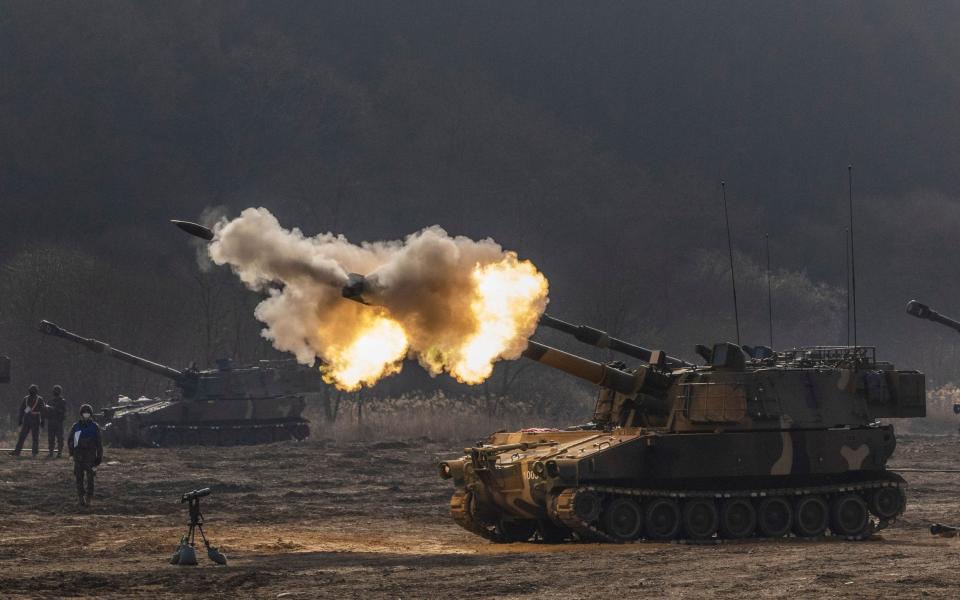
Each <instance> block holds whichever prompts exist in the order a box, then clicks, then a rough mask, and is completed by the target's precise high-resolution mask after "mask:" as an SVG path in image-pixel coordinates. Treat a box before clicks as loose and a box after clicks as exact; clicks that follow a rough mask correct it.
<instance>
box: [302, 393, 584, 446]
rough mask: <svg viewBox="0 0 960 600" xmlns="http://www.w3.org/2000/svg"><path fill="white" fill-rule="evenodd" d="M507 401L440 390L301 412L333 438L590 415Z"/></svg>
mask: <svg viewBox="0 0 960 600" xmlns="http://www.w3.org/2000/svg"><path fill="white" fill-rule="evenodd" d="M510 402H511V401H509V400H502V401H500V402H497V401H496V400H487V399H486V398H483V397H470V398H448V397H446V396H444V395H443V394H442V393H437V394H433V395H425V394H424V395H420V394H418V395H409V396H408V395H404V396H401V397H399V398H387V399H364V400H362V401H361V402H359V403H358V402H357V400H356V399H355V398H354V397H350V398H349V399H347V398H345V399H344V400H343V401H342V402H341V404H340V412H339V414H338V416H337V419H336V421H335V422H333V423H329V422H327V420H326V419H325V416H324V414H323V411H322V410H321V409H320V407H319V406H316V405H310V406H309V407H308V409H307V413H306V415H305V416H306V417H307V418H308V419H310V421H311V429H312V432H313V433H312V436H313V437H315V438H319V437H322V438H332V439H336V440H373V439H410V438H427V439H430V440H438V441H461V440H475V439H480V438H484V437H486V436H488V435H490V434H491V433H493V432H494V431H499V430H517V429H521V428H524V427H561V426H567V425H571V424H573V423H578V422H586V421H587V420H589V414H590V412H589V407H586V406H584V407H577V409H576V410H575V411H570V413H574V414H569V413H567V414H556V415H551V416H544V415H539V414H536V411H535V410H533V408H534V407H533V406H531V405H529V404H525V403H512V404H511V403H510ZM565 413H566V411H565Z"/></svg>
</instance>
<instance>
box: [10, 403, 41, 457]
mask: <svg viewBox="0 0 960 600" xmlns="http://www.w3.org/2000/svg"><path fill="white" fill-rule="evenodd" d="M45 408H46V405H45V404H44V403H43V397H41V396H40V388H38V387H37V386H36V385H31V386H30V387H29V388H28V389H27V395H26V396H25V397H24V398H23V402H21V403H20V414H19V416H20V419H19V425H20V437H19V439H17V447H16V448H14V449H13V450H11V451H10V454H12V455H14V456H19V455H20V451H21V450H23V443H24V442H25V441H26V440H27V434H28V433H29V434H31V435H32V436H33V455H34V456H36V455H37V452H39V451H40V428H41V427H43V411H44V409H45Z"/></svg>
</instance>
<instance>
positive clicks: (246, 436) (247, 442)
mask: <svg viewBox="0 0 960 600" xmlns="http://www.w3.org/2000/svg"><path fill="white" fill-rule="evenodd" d="M238 435H239V439H240V444H241V445H243V446H253V445H256V443H257V430H256V429H254V428H252V427H244V428H243V429H240V430H238Z"/></svg>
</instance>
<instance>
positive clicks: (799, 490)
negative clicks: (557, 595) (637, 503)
mask: <svg viewBox="0 0 960 600" xmlns="http://www.w3.org/2000/svg"><path fill="white" fill-rule="evenodd" d="M884 487H893V488H897V489H898V490H901V493H902V490H903V489H904V488H905V487H906V483H905V482H903V481H902V480H901V481H897V480H877V481H866V482H860V483H848V484H839V485H825V486H809V487H791V488H765V489H752V490H751V489H748V490H723V491H716V490H714V491H710V490H705V491H700V490H666V489H662V490H661V489H642V488H623V487H611V486H595V485H590V486H583V487H579V488H570V489H566V490H563V491H562V492H561V493H560V494H558V495H557V496H556V497H555V498H554V500H553V502H552V503H551V508H550V513H551V514H550V516H551V518H552V519H553V520H554V521H556V522H557V523H558V524H562V525H563V526H564V527H566V528H568V529H569V530H570V531H571V532H572V533H574V534H575V535H576V537H577V538H578V539H579V540H581V541H587V542H609V543H630V542H625V541H623V540H618V539H616V538H615V537H613V536H611V535H610V534H608V533H606V532H604V531H603V530H601V529H599V528H598V527H596V526H595V524H593V522H587V521H585V520H583V519H582V518H581V517H580V516H578V515H577V513H576V512H575V510H574V507H575V500H576V496H577V494H579V493H583V492H593V493H596V494H602V495H604V496H606V497H608V498H611V499H612V498H634V499H641V498H668V499H673V500H683V499H687V498H711V499H715V500H724V499H727V498H745V499H762V498H773V497H784V498H788V499H789V498H793V499H796V498H797V497H800V496H811V495H819V496H824V497H828V498H829V497H831V496H834V495H837V494H844V493H855V494H858V495H861V496H862V495H863V493H864V492H870V491H872V490H875V489H878V488H884ZM905 504H906V502H905V501H904V502H902V503H901V506H900V509H899V511H898V512H897V514H896V515H895V516H893V517H891V518H886V519H884V518H879V517H877V521H874V520H873V519H869V522H868V526H867V528H866V529H865V530H864V531H863V532H862V533H861V534H859V535H845V536H844V535H836V534H832V533H831V534H830V535H831V537H834V538H840V539H846V540H851V541H861V540H866V539H868V538H870V537H871V536H872V535H873V534H875V533H877V532H878V531H881V530H883V529H885V528H887V527H889V526H890V525H892V524H893V523H894V522H895V521H896V517H897V516H899V515H900V514H902V513H903V511H904V508H905ZM868 506H869V504H868ZM870 516H873V517H876V515H874V514H872V511H871V514H870ZM756 533H757V534H756V535H754V536H751V537H746V538H739V539H724V538H722V537H720V535H719V534H717V535H716V537H710V538H707V539H703V540H694V539H685V538H684V537H683V527H682V526H681V527H679V528H678V530H677V535H676V536H674V537H673V538H672V539H671V540H669V541H673V542H674V543H685V544H721V543H743V542H753V541H757V540H758V539H779V538H769V537H763V536H761V535H759V532H756ZM786 535H790V534H789V533H787V534H786ZM821 537H823V536H822V535H821V536H817V537H814V538H811V539H818V538H821ZM488 539H489V538H488ZM805 539H806V538H805ZM643 541H646V540H644V539H637V540H635V541H634V542H643ZM664 541H667V540H664Z"/></svg>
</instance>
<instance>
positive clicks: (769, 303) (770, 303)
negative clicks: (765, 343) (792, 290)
mask: <svg viewBox="0 0 960 600" xmlns="http://www.w3.org/2000/svg"><path fill="white" fill-rule="evenodd" d="M764 238H765V239H766V242H767V317H768V324H769V326H770V348H771V349H773V292H772V291H770V234H769V233H767V234H765V235H764Z"/></svg>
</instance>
